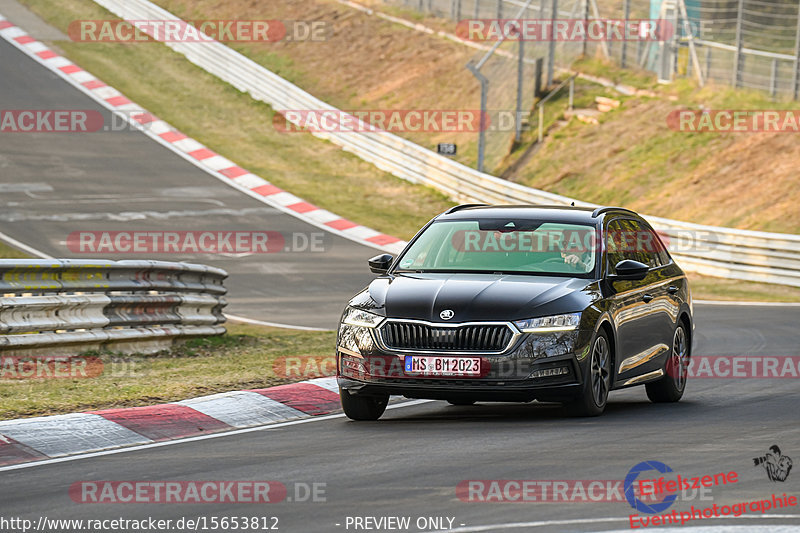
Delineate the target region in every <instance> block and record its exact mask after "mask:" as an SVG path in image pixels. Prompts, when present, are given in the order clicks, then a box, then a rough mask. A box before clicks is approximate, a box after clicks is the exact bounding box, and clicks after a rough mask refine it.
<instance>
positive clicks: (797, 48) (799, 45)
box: [792, 5, 800, 100]
mask: <svg viewBox="0 0 800 533" xmlns="http://www.w3.org/2000/svg"><path fill="white" fill-rule="evenodd" d="M798 70H800V5H798V6H797V32H796V33H795V37H794V67H793V70H792V73H793V75H792V100H797V74H798Z"/></svg>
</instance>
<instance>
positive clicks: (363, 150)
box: [94, 0, 800, 286]
mask: <svg viewBox="0 0 800 533" xmlns="http://www.w3.org/2000/svg"><path fill="white" fill-rule="evenodd" d="M94 1H95V3H97V4H99V5H101V6H103V7H105V8H106V9H108V10H109V11H111V12H113V13H115V14H116V15H118V16H119V17H122V18H124V19H127V20H180V18H178V17H176V16H175V15H173V14H172V13H170V12H168V11H166V10H164V9H162V8H160V7H158V6H156V5H155V4H153V3H151V2H149V1H148V0H94ZM144 29H146V28H144ZM164 44H165V45H166V46H168V47H170V48H171V49H173V50H174V51H176V52H178V53H180V54H182V55H184V56H185V57H186V58H187V59H188V60H189V61H191V62H192V63H194V64H195V65H197V66H199V67H200V68H202V69H204V70H205V71H207V72H209V73H211V74H213V75H215V76H217V77H218V78H220V79H221V80H223V81H225V82H227V83H229V84H231V85H233V86H234V87H236V88H237V89H239V90H240V91H243V92H246V93H249V94H250V95H251V96H252V97H253V98H255V99H256V100H260V101H262V102H266V103H267V104H269V105H270V106H272V107H273V109H275V110H276V111H278V112H280V111H285V110H317V111H321V110H329V111H338V110H337V109H336V108H334V107H333V106H331V105H328V104H326V103H325V102H323V101H321V100H319V99H317V98H315V97H313V96H312V95H310V94H308V93H307V92H305V91H304V90H302V89H300V88H299V87H297V86H296V85H293V84H292V83H290V82H288V81H286V80H284V79H283V78H281V77H279V76H277V75H276V74H274V73H273V72H270V71H269V70H267V69H266V68H264V67H262V66H261V65H259V64H257V63H256V62H254V61H252V60H251V59H248V58H247V57H245V56H243V55H242V54H240V53H239V52H236V51H235V50H233V49H231V48H229V47H227V46H226V45H224V44H222V43H219V42H166V43H164ZM334 115H336V114H334ZM291 118H292V117H290V116H289V117H287V120H291ZM358 122H359V121H358V120H357V119H356V118H352V122H349V123H351V124H353V123H358ZM339 129H341V130H343V131H324V132H322V131H318V132H313V135H315V136H317V137H320V138H323V139H327V140H329V141H331V142H333V143H335V144H337V145H338V146H341V147H342V148H343V149H344V150H347V151H349V152H352V153H353V154H355V155H357V156H358V157H360V158H361V159H363V160H365V161H368V162H370V163H372V164H374V165H375V166H376V167H378V168H380V169H381V170H384V171H386V172H389V173H391V174H393V175H394V176H397V177H399V178H402V179H404V180H407V181H410V182H412V183H419V184H424V185H428V186H430V187H433V188H435V189H437V190H439V191H441V192H443V193H445V194H447V195H448V196H449V197H450V198H452V199H453V200H454V201H457V202H484V203H492V204H561V205H569V204H570V203H572V202H574V203H575V204H576V205H585V206H591V205H593V204H589V203H586V202H579V201H576V200H573V199H571V198H566V197H564V196H560V195H557V194H552V193H548V192H545V191H540V190H537V189H532V188H530V187H525V186H523V185H519V184H516V183H512V182H509V181H506V180H503V179H501V178H498V177H495V176H491V175H489V174H485V173H483V172H478V171H477V170H474V169H472V168H469V167H467V166H465V165H462V164H461V163H458V162H456V161H453V160H451V159H447V158H446V157H443V156H440V155H438V154H436V153H434V152H432V151H430V150H427V149H425V148H422V147H421V146H418V145H416V144H414V143H412V142H410V141H407V140H405V139H402V138H400V137H398V136H396V135H394V134H391V133H389V132H385V131H380V132H363V131H352V130H350V131H348V130H347V129H346V128H345V126H344V125H342V127H341V128H339ZM358 129H361V130H363V129H365V128H358ZM648 220H650V221H651V223H653V225H654V226H655V227H656V229H657V230H659V232H661V233H662V234H664V235H666V236H667V237H668V238H669V239H670V240H671V241H672V242H673V243H680V242H687V239H688V238H692V239H694V240H695V245H693V246H691V247H689V249H687V250H684V249H682V248H681V249H678V248H677V247H675V246H671V247H670V250H671V252H672V254H673V256H675V257H676V258H677V259H678V260H679V262H680V264H681V266H682V267H684V268H685V269H686V270H689V271H693V272H698V273H701V274H706V275H710V276H720V277H727V278H734V279H742V280H750V281H761V282H766V283H778V284H783V285H794V286H800V236H798V235H789V234H780V233H764V232H756V231H746V230H735V229H730V228H721V227H715V226H704V225H700V224H690V223H686V222H679V221H674V220H669V219H664V218H657V217H648Z"/></svg>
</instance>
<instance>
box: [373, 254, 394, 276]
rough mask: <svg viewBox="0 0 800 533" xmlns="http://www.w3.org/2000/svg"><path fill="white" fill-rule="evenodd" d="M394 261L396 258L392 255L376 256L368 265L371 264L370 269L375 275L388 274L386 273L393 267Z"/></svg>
mask: <svg viewBox="0 0 800 533" xmlns="http://www.w3.org/2000/svg"><path fill="white" fill-rule="evenodd" d="M392 261H394V256H393V255H391V254H381V255H376V256H375V257H373V258H372V259H370V260H369V261H367V263H369V269H370V270H371V271H372V272H373V273H375V274H386V271H387V270H389V267H390V266H391V265H392Z"/></svg>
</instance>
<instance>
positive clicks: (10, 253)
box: [0, 242, 31, 259]
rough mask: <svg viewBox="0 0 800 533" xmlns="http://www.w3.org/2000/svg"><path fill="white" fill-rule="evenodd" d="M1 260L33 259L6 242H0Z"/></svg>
mask: <svg viewBox="0 0 800 533" xmlns="http://www.w3.org/2000/svg"><path fill="white" fill-rule="evenodd" d="M0 259H31V256H30V255H28V254H26V253H25V252H21V251H19V250H17V249H16V248H14V247H12V246H9V245H7V244H6V243H4V242H0Z"/></svg>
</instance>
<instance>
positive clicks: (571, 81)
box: [569, 76, 575, 111]
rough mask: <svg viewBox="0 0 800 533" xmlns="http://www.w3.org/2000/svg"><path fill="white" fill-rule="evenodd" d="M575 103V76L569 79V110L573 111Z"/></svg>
mask: <svg viewBox="0 0 800 533" xmlns="http://www.w3.org/2000/svg"><path fill="white" fill-rule="evenodd" d="M574 101H575V76H571V77H570V79H569V110H570V111H572V107H573V105H572V104H573V102H574Z"/></svg>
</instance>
